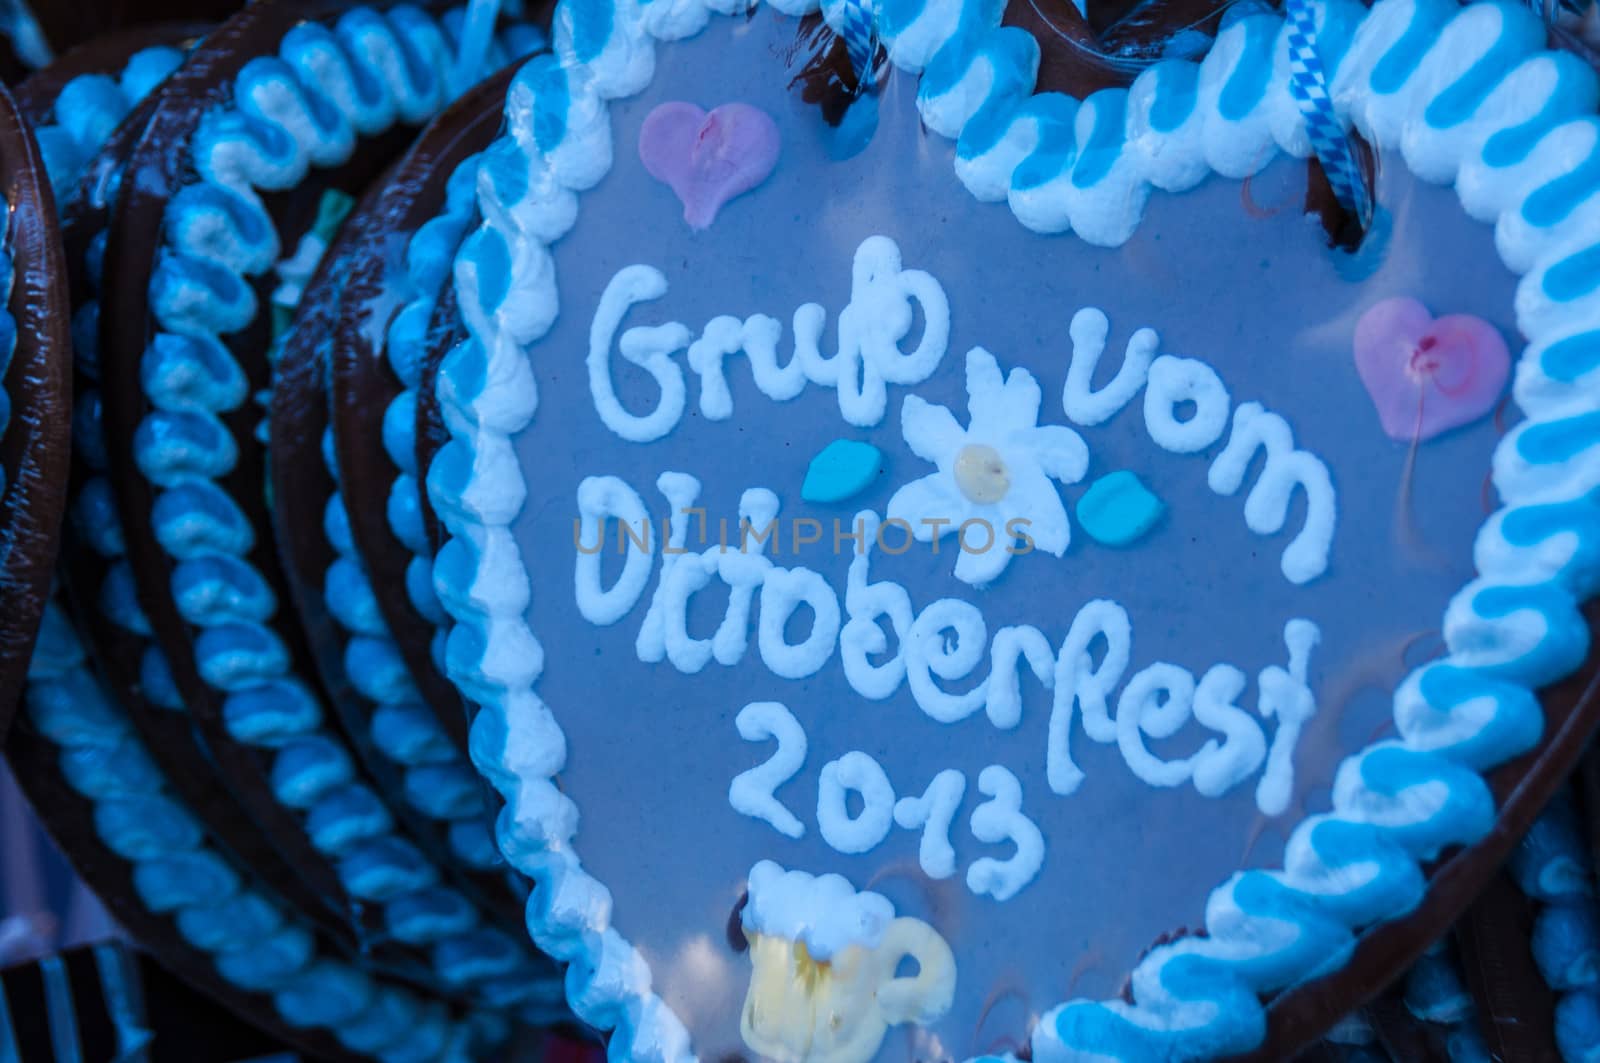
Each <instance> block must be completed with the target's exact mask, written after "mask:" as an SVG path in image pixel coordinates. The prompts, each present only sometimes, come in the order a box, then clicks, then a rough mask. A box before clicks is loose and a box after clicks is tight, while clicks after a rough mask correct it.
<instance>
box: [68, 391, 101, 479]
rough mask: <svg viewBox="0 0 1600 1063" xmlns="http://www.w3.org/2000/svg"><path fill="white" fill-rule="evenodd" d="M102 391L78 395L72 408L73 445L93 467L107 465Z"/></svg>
mask: <svg viewBox="0 0 1600 1063" xmlns="http://www.w3.org/2000/svg"><path fill="white" fill-rule="evenodd" d="M100 415H101V404H100V392H98V391H94V390H90V391H88V392H87V393H85V394H82V395H80V396H78V401H77V403H76V404H75V405H74V407H73V410H72V447H73V450H74V451H75V452H76V454H77V455H78V457H80V458H82V459H83V462H84V464H85V465H88V466H89V467H90V468H91V469H104V468H105V467H106V436H105V430H104V428H103V427H102V422H101V416H100Z"/></svg>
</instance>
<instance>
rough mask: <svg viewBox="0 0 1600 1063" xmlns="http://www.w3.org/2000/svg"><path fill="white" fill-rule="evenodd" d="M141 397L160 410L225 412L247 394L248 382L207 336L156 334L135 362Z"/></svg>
mask: <svg viewBox="0 0 1600 1063" xmlns="http://www.w3.org/2000/svg"><path fill="white" fill-rule="evenodd" d="M139 379H140V383H141V384H142V385H143V387H144V393H145V394H146V395H147V396H149V399H150V401H151V402H152V403H154V404H155V405H156V406H158V407H160V408H161V409H164V410H203V411H207V412H210V413H226V412H228V411H229V410H234V409H237V408H238V407H239V406H240V405H242V404H243V403H244V400H245V399H247V398H249V396H250V384H249V381H248V380H246V378H245V375H244V371H243V370H242V369H240V368H239V363H238V362H236V361H235V360H234V358H233V355H231V354H230V353H228V350H227V348H225V347H223V346H222V344H220V343H218V342H217V341H216V340H214V339H212V338H210V337H208V336H178V335H174V334H173V333H170V332H162V333H157V334H156V337H155V338H154V339H153V340H151V341H150V345H149V346H148V347H147V348H145V354H144V357H143V358H142V359H140V362H139Z"/></svg>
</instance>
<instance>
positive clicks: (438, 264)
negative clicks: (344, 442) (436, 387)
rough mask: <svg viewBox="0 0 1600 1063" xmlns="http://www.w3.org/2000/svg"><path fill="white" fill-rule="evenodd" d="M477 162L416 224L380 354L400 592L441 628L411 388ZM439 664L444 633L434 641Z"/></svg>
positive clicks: (473, 208)
mask: <svg viewBox="0 0 1600 1063" xmlns="http://www.w3.org/2000/svg"><path fill="white" fill-rule="evenodd" d="M479 161H480V160H479V157H476V156H475V157H473V158H470V159H468V160H466V161H465V162H463V163H462V164H461V166H459V167H458V168H457V169H456V172H455V173H453V174H451V176H450V179H449V182H448V184H447V186H446V189H445V207H444V211H443V213H441V214H440V215H439V216H438V217H436V218H433V219H431V220H429V221H428V222H427V223H426V224H424V225H423V226H421V227H420V228H419V229H418V230H417V231H416V232H415V233H414V234H413V235H412V237H411V242H410V244H409V245H408V246H407V249H406V278H407V280H408V281H409V282H410V284H411V285H412V286H413V287H412V290H413V295H412V298H411V299H410V300H409V301H408V302H407V303H406V305H405V306H404V307H402V308H401V310H400V311H399V312H398V313H396V314H395V316H394V318H393V319H392V320H391V321H390V323H389V329H388V334H387V337H386V343H385V350H386V352H387V355H388V360H389V367H390V369H391V370H393V372H394V375H395V378H396V379H398V380H399V381H400V384H401V391H400V393H399V394H398V395H396V396H395V397H394V400H393V401H392V402H390V404H389V408H388V409H387V410H386V411H384V418H383V445H384V449H385V451H387V453H388V455H389V459H390V460H391V461H392V462H394V466H395V468H396V469H397V470H398V474H397V475H396V476H395V479H394V483H393V485H392V486H391V487H390V489H389V507H388V515H389V524H390V529H391V530H392V531H393V533H394V536H395V538H396V539H397V540H399V541H400V542H401V543H402V544H404V545H405V546H406V548H407V549H409V550H410V551H411V553H412V559H411V562H410V564H409V565H408V566H407V568H406V591H407V593H408V595H409V596H410V598H411V604H412V606H413V607H414V608H415V609H416V610H417V612H418V614H420V615H421V616H422V617H423V618H424V619H426V620H428V621H429V622H430V623H432V624H434V625H435V626H440V627H442V626H443V625H444V624H445V623H446V621H447V619H448V618H447V617H446V616H445V613H444V610H443V608H442V607H441V606H440V605H439V599H438V597H437V596H436V595H435V594H434V592H433V552H432V549H431V547H430V546H429V544H428V541H427V538H426V535H425V533H424V531H423V527H422V515H421V488H420V486H419V479H418V470H417V450H416V409H417V389H418V388H419V387H420V385H421V383H422V370H423V362H424V360H425V359H426V356H427V340H428V335H427V333H428V322H429V320H430V318H432V316H433V308H434V302H435V298H436V296H437V293H438V292H439V291H441V290H442V289H443V288H444V286H445V284H447V283H448V282H449V277H450V265H451V259H452V258H453V256H454V255H455V252H456V248H457V247H459V246H460V244H461V239H462V237H463V236H464V235H465V234H466V231H467V229H468V227H469V226H470V225H471V224H472V222H473V221H474V220H475V219H476V217H477V204H476V202H475V192H476V188H477V183H478V180H479V172H480V171H479ZM436 645H437V648H438V651H439V652H438V653H437V654H436V656H437V658H438V660H439V663H440V667H443V652H442V651H443V635H442V633H441V635H440V638H439V640H438V642H437V643H436Z"/></svg>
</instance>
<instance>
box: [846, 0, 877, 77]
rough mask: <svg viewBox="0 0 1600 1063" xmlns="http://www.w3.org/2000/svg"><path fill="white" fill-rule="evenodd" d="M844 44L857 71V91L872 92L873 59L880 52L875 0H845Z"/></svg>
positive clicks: (851, 63)
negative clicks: (874, 9) (874, 7)
mask: <svg viewBox="0 0 1600 1063" xmlns="http://www.w3.org/2000/svg"><path fill="white" fill-rule="evenodd" d="M844 46H845V49H846V50H847V51H848V52H849V53H850V66H851V67H852V68H854V69H855V72H856V86H857V91H858V92H871V91H872V88H873V82H874V79H873V75H872V60H873V58H874V57H875V56H876V55H877V52H878V19H877V14H876V13H875V12H874V11H873V0H844Z"/></svg>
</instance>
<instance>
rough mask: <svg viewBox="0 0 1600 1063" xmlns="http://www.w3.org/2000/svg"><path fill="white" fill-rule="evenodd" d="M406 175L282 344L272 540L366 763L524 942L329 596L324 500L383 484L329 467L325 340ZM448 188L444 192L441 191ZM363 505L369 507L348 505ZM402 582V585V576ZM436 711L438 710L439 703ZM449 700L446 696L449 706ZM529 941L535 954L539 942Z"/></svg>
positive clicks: (391, 230) (344, 321)
mask: <svg viewBox="0 0 1600 1063" xmlns="http://www.w3.org/2000/svg"><path fill="white" fill-rule="evenodd" d="M501 91H502V92H503V91H504V84H503V82H502V83H501ZM447 115H448V112H447ZM430 128H431V126H430ZM398 173H399V164H397V165H396V166H395V167H394V168H391V169H390V171H389V172H388V173H387V174H386V175H385V176H384V177H383V178H382V179H380V181H378V182H376V183H375V184H374V185H373V187H372V188H371V189H370V190H369V191H368V193H367V194H366V195H365V196H364V197H363V198H362V200H361V202H360V203H359V204H358V205H357V207H356V208H355V210H354V211H352V213H351V214H350V216H349V217H348V218H347V219H346V221H345V223H344V225H343V226H341V228H340V231H339V233H338V235H337V236H336V237H335V239H334V240H333V242H332V243H331V244H330V245H329V247H328V249H327V251H326V252H324V254H323V259H322V263H321V265H320V266H319V267H318V269H317V272H316V275H315V276H314V277H313V278H312V280H311V282H310V283H309V284H308V285H307V286H306V289H305V294H304V296H303V297H302V299H301V303H300V307H299V309H298V310H297V311H296V314H295V319H294V326H293V331H292V332H291V333H290V335H289V337H288V339H287V340H286V342H285V344H284V346H283V347H282V349H281V351H280V355H279V362H278V378H277V380H276V383H275V385H274V389H273V400H272V428H271V433H270V438H271V441H272V444H271V446H272V449H271V461H270V471H271V477H272V483H271V490H272V494H273V498H274V506H273V512H272V519H273V528H274V531H275V533H276V534H275V541H276V542H277V545H278V551H279V553H280V554H281V555H282V556H283V559H284V566H285V569H286V575H287V577H288V579H289V585H290V588H289V589H290V594H291V598H292V599H293V601H294V604H295V607H296V610H297V612H298V615H299V618H300V621H301V623H302V624H303V625H304V627H305V630H306V633H307V636H308V641H309V643H310V645H311V648H312V654H313V657H314V658H315V661H316V665H317V670H318V673H319V675H320V676H321V679H322V683H323V687H324V689H326V690H327V692H328V694H329V701H330V704H331V705H332V706H333V707H334V709H335V711H336V712H337V713H339V714H340V715H341V717H342V720H343V723H344V730H345V733H346V734H347V735H349V736H350V737H351V746H352V748H353V749H354V750H355V752H356V755H357V758H358V759H359V760H360V761H361V762H362V763H363V764H364V765H365V767H366V769H367V772H368V774H369V775H371V777H372V778H373V779H374V780H375V781H376V782H377V784H378V788H379V790H380V792H381V793H382V794H383V795H384V797H385V803H386V804H387V805H388V806H389V809H390V812H391V814H393V815H394V817H395V819H396V821H397V822H399V823H400V824H401V825H402V826H403V827H404V828H405V830H406V832H407V834H408V836H409V837H411V838H412V839H413V840H415V841H417V842H418V843H419V844H420V845H421V846H422V848H423V850H424V851H425V852H426V853H427V855H428V856H429V857H430V858H431V859H432V860H433V862H434V863H436V864H438V865H439V866H440V867H441V868H443V869H445V870H446V871H447V873H449V875H450V877H451V878H452V879H453V880H454V881H455V884H456V885H457V886H458V887H459V888H461V889H462V891H463V892H464V893H465V894H466V895H467V896H468V897H470V898H471V899H472V900H473V901H474V902H475V903H476V904H477V905H478V907H479V908H481V909H483V910H484V911H485V912H486V913H487V914H490V915H491V917H492V921H493V922H494V923H495V924H496V925H498V926H499V927H500V929H501V930H504V931H506V932H508V933H510V934H512V935H513V936H514V937H515V938H516V940H518V941H525V940H526V934H525V932H524V930H523V927H522V904H523V901H524V897H523V896H522V895H521V894H520V893H519V892H516V891H513V890H512V889H511V888H510V877H511V876H513V875H515V872H512V871H511V870H510V869H509V868H501V869H500V870H498V871H475V870H472V869H470V868H468V867H465V866H464V865H462V864H461V863H460V861H459V860H457V859H456V858H455V857H454V855H453V854H452V852H451V850H450V846H449V842H448V839H447V837H446V836H445V831H444V826H443V824H441V823H440V822H438V821H435V820H430V819H428V818H427V817H426V816H424V815H423V814H422V813H421V812H419V811H416V810H415V809H413V808H412V806H411V804H410V802H409V801H407V800H406V797H405V795H404V781H403V773H402V771H401V768H400V766H399V765H396V764H394V763H393V762H391V761H389V760H388V759H387V758H386V757H385V756H383V754H382V753H381V752H380V751H379V750H378V749H377V748H376V746H375V745H374V744H373V742H372V740H371V737H370V728H371V717H372V710H373V705H372V703H371V702H369V701H368V700H367V699H366V698H364V697H363V696H362V695H361V694H360V693H359V692H357V691H356V689H355V688H354V686H353V685H352V684H351V683H350V681H349V679H348V677H347V676H346V674H345V667H344V649H345V647H346V645H347V644H348V643H349V641H350V638H349V635H348V634H347V633H346V632H345V631H344V630H343V628H342V627H341V626H340V625H339V624H338V622H337V621H336V620H335V618H334V617H333V615H332V614H331V613H330V611H329V609H328V607H327V605H326V603H325V600H324V593H323V592H324V575H325V573H326V572H327V570H328V567H329V565H330V564H332V562H333V561H334V560H335V559H336V558H337V556H338V555H337V553H336V552H335V550H334V549H333V547H332V545H331V544H330V543H329V542H328V540H327V537H326V535H325V534H324V531H323V509H324V506H325V505H326V503H327V501H328V499H329V498H331V497H332V496H333V494H334V493H335V491H341V490H342V491H343V492H344V493H345V494H346V495H347V496H348V495H349V494H350V491H351V489H352V488H354V487H355V486H356V485H361V486H363V487H364V486H366V485H368V484H373V483H376V482H378V481H380V480H381V477H379V476H377V475H374V474H372V473H370V472H368V471H367V470H366V469H365V468H364V467H361V466H347V465H345V464H344V463H343V462H342V461H341V464H340V466H339V467H340V468H341V469H351V470H352V474H351V475H348V476H346V477H344V482H343V484H341V485H336V484H335V482H334V480H333V478H332V476H330V475H329V474H328V472H327V470H326V468H325V467H324V463H323V453H322V437H323V432H324V430H325V429H326V428H327V427H328V425H329V409H330V403H331V401H332V397H331V395H330V393H329V377H330V374H331V368H330V366H329V365H328V364H327V354H328V353H329V352H328V351H326V350H325V349H324V348H325V346H326V344H327V342H328V337H330V336H331V337H336V340H335V342H334V348H335V352H336V353H337V354H338V355H343V354H344V352H345V349H346V346H347V344H348V343H349V342H350V337H354V336H358V335H361V334H363V333H364V332H365V331H366V329H364V328H363V322H365V320H366V318H365V314H364V313H363V311H364V310H365V309H366V308H367V307H368V306H369V305H370V300H372V299H373V298H374V297H375V295H376V289H375V282H376V281H377V279H378V278H377V277H375V276H374V274H375V273H378V272H381V271H380V270H376V269H374V268H373V267H374V266H375V265H381V264H382V263H384V261H385V260H386V259H387V258H389V257H390V256H392V254H393V252H394V244H395V239H396V235H397V234H399V233H404V232H407V231H408V229H407V226H406V222H405V219H404V218H403V217H402V216H401V215H400V214H399V212H397V211H395V210H393V209H392V208H391V203H390V201H391V200H393V199H395V198H398V197H403V196H404V195H406V194H407V192H409V191H410V190H411V188H412V187H414V185H415V182H408V181H406V180H404V179H403V178H402V179H401V180H400V181H399V182H398V183H397V182H396V180H395V178H396V177H397V175H398ZM442 194H443V193H442V190H441V192H440V195H441V197H442ZM380 450H381V447H380ZM360 504H366V503H358V504H356V505H350V506H347V509H350V510H353V509H355V508H357V507H358V505H360ZM379 512H380V514H381V512H382V510H381V503H380V510H379ZM353 522H354V514H353V513H352V523H353ZM363 560H364V561H365V560H366V557H365V555H363ZM369 577H370V581H371V583H372V585H373V591H374V593H377V592H378V590H379V588H380V587H382V586H384V584H385V582H386V581H387V580H388V579H389V578H391V577H389V576H387V575H385V574H383V573H380V572H376V571H370V572H369ZM400 578H401V579H402V580H403V578H404V574H403V572H402V574H401V576H400ZM408 663H409V662H408ZM430 707H432V708H435V711H440V710H439V708H438V707H436V706H432V705H430ZM451 707H452V706H450V705H449V704H448V703H447V705H446V706H445V709H449V708H451ZM458 715H459V712H458ZM487 814H488V813H485V815H487ZM528 948H529V950H530V951H532V946H531V945H529V946H528ZM552 970H553V968H552Z"/></svg>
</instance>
